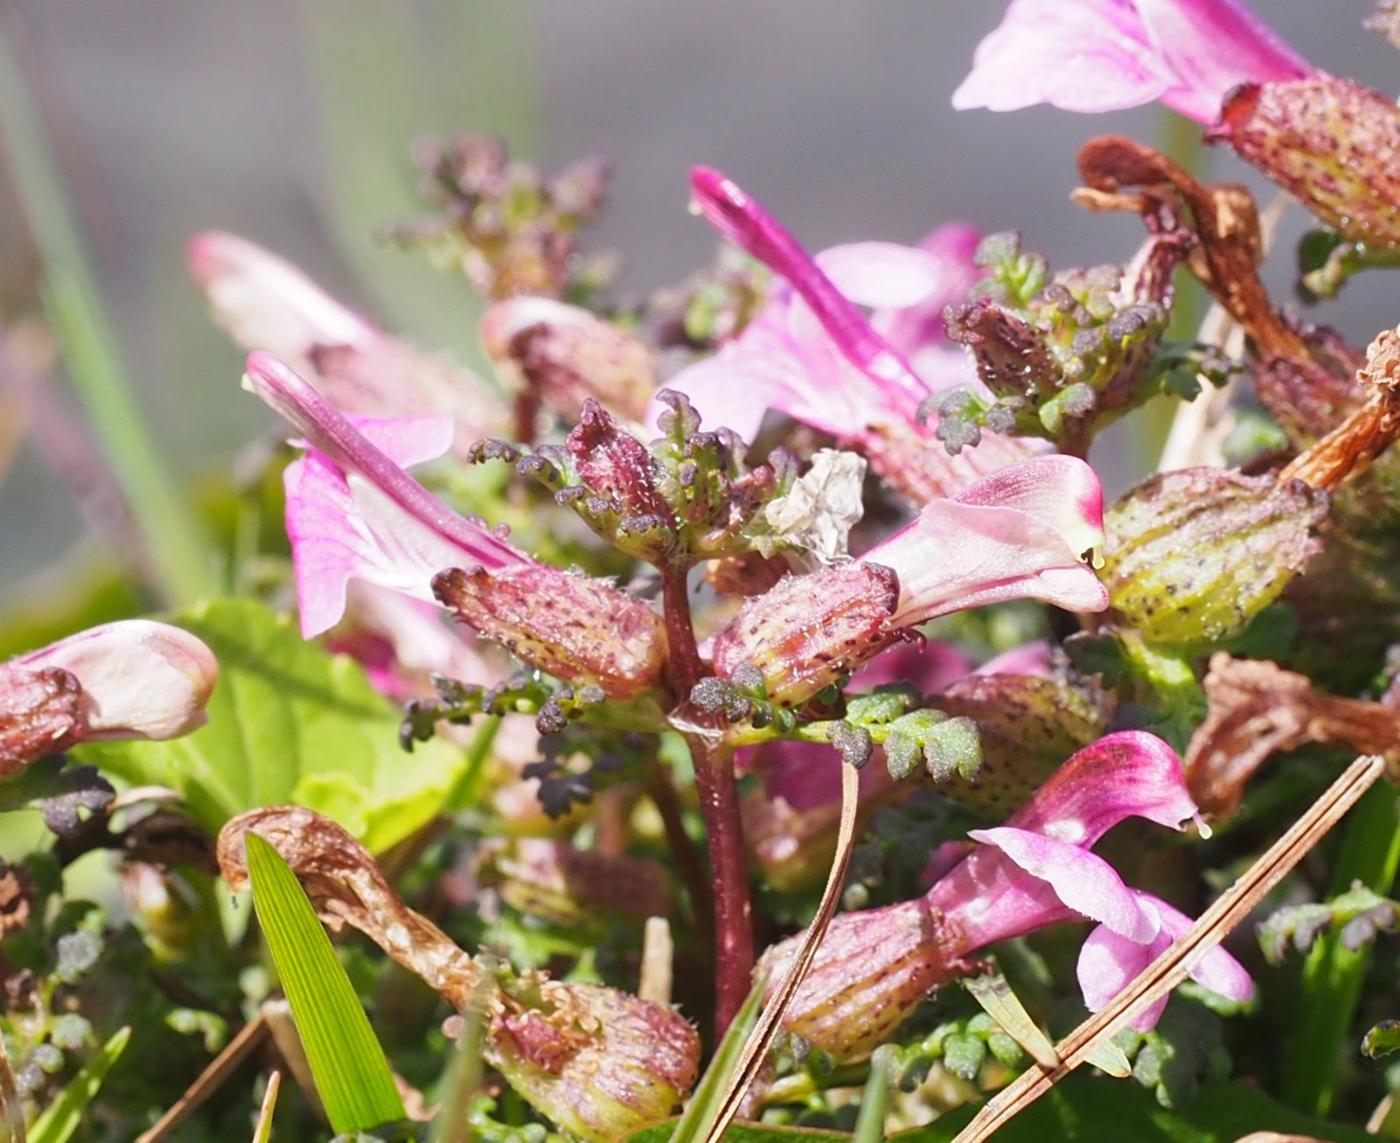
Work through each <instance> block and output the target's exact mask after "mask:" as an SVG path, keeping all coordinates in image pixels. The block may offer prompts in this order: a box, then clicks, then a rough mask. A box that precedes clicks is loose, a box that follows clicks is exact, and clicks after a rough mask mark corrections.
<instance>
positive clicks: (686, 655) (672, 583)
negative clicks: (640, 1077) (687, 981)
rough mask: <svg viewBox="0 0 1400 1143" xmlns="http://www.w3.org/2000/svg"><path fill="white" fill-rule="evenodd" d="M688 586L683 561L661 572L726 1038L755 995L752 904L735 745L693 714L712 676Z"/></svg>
mask: <svg viewBox="0 0 1400 1143" xmlns="http://www.w3.org/2000/svg"><path fill="white" fill-rule="evenodd" d="M686 581H687V569H686V567H685V566H684V565H683V564H680V563H674V562H673V563H670V564H667V565H665V566H664V567H662V569H661V600H662V609H663V612H664V615H665V622H666V645H667V648H668V650H669V655H670V663H669V665H670V671H671V682H672V685H673V686H674V687H675V689H676V693H677V694H679V695H682V696H686V697H684V698H682V701H681V706H680V709H679V713H680V715H681V716H682V718H681V719H678V720H677V721H681V722H683V723H684V725H685V726H686V727H687V729H685V730H683V731H682V733H683V734H684V736H685V740H686V745H687V746H689V747H690V757H691V761H692V763H693V765H694V767H695V785H696V789H697V791H698V793H699V795H700V813H701V815H702V816H703V817H704V819H705V844H706V846H707V847H708V850H709V855H710V875H711V878H712V880H713V889H714V892H713V896H712V900H713V911H712V915H713V918H714V920H713V925H714V943H715V1030H716V1033H717V1034H718V1035H723V1033H724V1030H725V1029H726V1028H728V1027H729V1024H730V1022H731V1021H732V1020H733V1019H734V1015H735V1013H736V1012H738V1011H739V1008H740V1006H741V1005H742V1004H743V1003H744V997H745V996H747V995H748V993H749V988H750V980H749V977H750V974H751V973H752V971H753V962H754V948H753V907H752V903H751V901H750V895H749V875H748V855H747V851H746V850H745V848H744V826H743V819H742V817H741V816H740V813H739V787H738V783H737V782H736V780H735V777H734V763H733V748H732V747H729V746H727V745H725V744H723V743H722V742H721V741H720V740H719V738H718V736H717V735H716V734H715V732H714V730H713V728H711V727H710V726H709V725H708V723H709V722H710V721H711V719H710V716H708V715H706V714H705V713H704V712H702V711H698V710H696V709H694V707H693V705H692V704H691V702H690V699H689V697H688V696H689V695H690V693H691V691H692V690H694V688H695V685H696V684H697V683H698V682H699V681H700V679H701V678H702V677H703V676H704V675H705V673H706V671H705V666H704V663H703V661H702V660H701V658H700V650H699V648H698V647H697V646H696V643H695V628H694V625H693V624H692V623H691V616H690V600H689V595H688V592H687V590H686ZM698 905H699V902H697V906H698Z"/></svg>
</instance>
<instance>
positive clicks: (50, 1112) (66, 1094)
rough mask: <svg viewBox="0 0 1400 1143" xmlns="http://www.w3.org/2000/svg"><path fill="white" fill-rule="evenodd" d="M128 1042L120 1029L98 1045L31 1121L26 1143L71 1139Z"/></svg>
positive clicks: (128, 1035) (62, 1142) (128, 1033)
mask: <svg viewBox="0 0 1400 1143" xmlns="http://www.w3.org/2000/svg"><path fill="white" fill-rule="evenodd" d="M130 1039H131V1029H130V1028H122V1029H121V1030H120V1031H118V1032H117V1034H116V1035H115V1036H113V1037H112V1038H111V1039H110V1040H108V1041H107V1042H106V1043H105V1044H103V1045H102V1050H101V1051H99V1052H98V1053H97V1055H96V1056H94V1057H93V1058H92V1059H91V1060H89V1061H88V1063H87V1066H86V1067H85V1068H83V1070H82V1071H80V1072H79V1073H78V1074H77V1075H75V1076H74V1077H73V1078H72V1079H71V1080H70V1081H69V1082H68V1086H67V1087H65V1088H64V1089H63V1090H62V1091H61V1092H59V1093H58V1097H57V1098H56V1099H55V1100H54V1101H53V1102H52V1103H51V1104H49V1105H48V1107H46V1108H44V1110H43V1112H42V1114H40V1116H39V1118H38V1119H36V1120H35V1121H34V1125H33V1126H32V1127H31V1128H30V1129H29V1143H66V1141H67V1140H68V1139H69V1138H71V1137H72V1135H73V1132H75V1131H76V1130H78V1127H79V1126H80V1125H81V1124H82V1122H83V1114H84V1112H86V1111H87V1106H88V1104H89V1103H91V1102H92V1100H93V1097H94V1096H95V1095H96V1094H97V1093H98V1091H99V1090H100V1089H101V1087H102V1081H103V1080H105V1079H106V1078H107V1073H108V1072H109V1071H111V1070H112V1065H113V1064H115V1063H116V1062H117V1059H118V1058H119V1057H120V1056H121V1054H122V1052H124V1051H125V1050H126V1044H127V1041H128V1040H130Z"/></svg>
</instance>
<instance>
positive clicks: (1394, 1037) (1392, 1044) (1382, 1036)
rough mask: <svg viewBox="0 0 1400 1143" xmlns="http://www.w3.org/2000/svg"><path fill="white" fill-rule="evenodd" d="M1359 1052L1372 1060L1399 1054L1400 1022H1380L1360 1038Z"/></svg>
mask: <svg viewBox="0 0 1400 1143" xmlns="http://www.w3.org/2000/svg"><path fill="white" fill-rule="evenodd" d="M1361 1051H1362V1052H1363V1053H1365V1054H1366V1055H1367V1056H1370V1057H1371V1059H1373V1060H1375V1059H1379V1058H1380V1057H1381V1056H1389V1055H1392V1054H1393V1053H1395V1052H1400V1020H1382V1021H1381V1022H1380V1023H1379V1024H1377V1025H1376V1026H1375V1027H1374V1028H1372V1029H1371V1030H1370V1031H1369V1032H1367V1033H1366V1035H1365V1036H1364V1037H1363V1038H1362V1041H1361Z"/></svg>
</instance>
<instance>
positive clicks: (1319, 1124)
mask: <svg viewBox="0 0 1400 1143" xmlns="http://www.w3.org/2000/svg"><path fill="white" fill-rule="evenodd" d="M976 1110H977V1109H976V1108H975V1107H964V1108H959V1109H958V1110H957V1111H955V1112H952V1113H950V1114H949V1115H947V1116H944V1117H943V1118H941V1119H939V1120H938V1122H937V1123H934V1124H931V1125H930V1126H928V1127H918V1128H915V1129H914V1130H912V1131H901V1132H899V1133H898V1134H897V1135H891V1136H890V1143H948V1141H949V1140H951V1139H952V1138H953V1137H954V1136H955V1135H957V1133H958V1132H959V1131H960V1130H961V1129H962V1128H963V1127H965V1126H966V1125H967V1121H968V1120H969V1119H971V1118H972V1116H973V1114H974V1113H975V1111H976ZM1255 1131H1276V1132H1279V1133H1281V1134H1285V1135H1287V1134H1293V1135H1307V1136H1313V1137H1316V1138H1319V1139H1327V1140H1330V1141H1331V1143H1367V1141H1368V1140H1371V1139H1373V1138H1374V1137H1373V1136H1370V1135H1367V1134H1366V1133H1365V1132H1364V1131H1362V1130H1361V1129H1360V1128H1358V1127H1347V1126H1342V1125H1340V1124H1336V1123H1326V1122H1323V1121H1321V1120H1318V1119H1313V1118H1311V1117H1310V1116H1307V1115H1304V1114H1302V1113H1301V1112H1298V1111H1294V1110H1293V1109H1292V1108H1286V1107H1283V1106H1282V1105H1281V1104H1277V1103H1274V1102H1273V1101H1272V1100H1271V1099H1270V1098H1269V1097H1268V1096H1267V1095H1265V1094H1264V1093H1263V1092H1261V1091H1259V1090H1258V1088H1255V1087H1252V1086H1250V1085H1249V1084H1245V1083H1230V1084H1217V1085H1213V1086H1207V1087H1202V1088H1201V1090H1200V1094H1199V1095H1198V1096H1197V1097H1196V1098H1195V1099H1193V1100H1192V1101H1191V1102H1190V1103H1189V1104H1187V1105H1186V1106H1185V1107H1183V1108H1180V1109H1177V1110H1171V1111H1169V1110H1167V1109H1166V1108H1164V1107H1162V1106H1161V1105H1160V1104H1159V1103H1158V1102H1157V1100H1156V1099H1155V1098H1154V1097H1153V1096H1152V1094H1151V1093H1150V1092H1148V1091H1147V1090H1146V1089H1144V1088H1142V1087H1139V1086H1138V1085H1137V1084H1133V1083H1127V1082H1125V1081H1123V1080H1114V1079H1107V1078H1104V1077H1100V1076H1091V1075H1089V1074H1087V1073H1085V1072H1076V1073H1075V1074H1073V1075H1071V1076H1070V1077H1069V1078H1068V1079H1066V1080H1064V1081H1063V1082H1061V1083H1058V1084H1056V1085H1055V1086H1054V1087H1053V1088H1051V1089H1050V1091H1048V1092H1047V1093H1046V1094H1045V1095H1044V1096H1042V1097H1041V1098H1040V1099H1038V1100H1036V1102H1035V1103H1033V1104H1031V1105H1030V1106H1029V1107H1028V1108H1027V1109H1026V1110H1025V1111H1023V1112H1021V1114H1020V1115H1018V1116H1016V1118H1015V1119H1013V1120H1012V1121H1011V1122H1010V1123H1009V1124H1007V1125H1006V1126H1005V1127H1003V1128H1001V1129H1000V1130H999V1131H998V1132H997V1133H996V1141H997V1143H1043V1141H1044V1140H1047V1139H1073V1140H1074V1143H1122V1141H1123V1140H1125V1139H1132V1140H1138V1141H1140V1143H1234V1141H1235V1140H1237V1139H1239V1138H1241V1137H1242V1136H1245V1135H1249V1134H1250V1133H1252V1132H1255Z"/></svg>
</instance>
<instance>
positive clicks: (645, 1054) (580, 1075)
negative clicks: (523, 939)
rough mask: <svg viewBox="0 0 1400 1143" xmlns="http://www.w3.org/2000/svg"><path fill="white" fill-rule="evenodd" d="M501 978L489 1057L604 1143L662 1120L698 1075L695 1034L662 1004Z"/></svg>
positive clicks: (594, 989)
mask: <svg viewBox="0 0 1400 1143" xmlns="http://www.w3.org/2000/svg"><path fill="white" fill-rule="evenodd" d="M535 979H537V978H536V977H535V976H534V974H532V975H531V976H529V977H526V978H524V984H525V987H524V988H523V989H522V988H518V987H516V986H514V985H513V982H511V981H506V982H505V983H504V986H503V991H504V998H503V1000H502V1003H501V1005H500V1008H499V1010H498V1012H497V1013H496V1014H494V1015H493V1017H492V1019H491V1022H490V1025H489V1027H488V1029H487V1044H488V1058H489V1059H490V1061H491V1063H492V1064H493V1065H494V1066H495V1067H496V1068H498V1069H499V1070H500V1072H501V1074H502V1075H503V1076H505V1078H506V1082H507V1083H509V1084H510V1085H511V1087H513V1088H515V1090H516V1091H518V1092H519V1093H520V1094H521V1095H522V1096H523V1097H524V1098H525V1099H526V1100H527V1101H528V1102H529V1103H530V1104H532V1105H533V1106H534V1107H535V1108H536V1109H537V1110H539V1111H540V1112H542V1113H543V1114H545V1115H546V1116H548V1117H549V1118H550V1119H551V1120H553V1121H554V1122H555V1123H556V1124H557V1125H558V1126H559V1127H561V1128H563V1129H564V1130H565V1131H568V1132H570V1133H572V1134H574V1135H576V1136H578V1137H579V1138H581V1139H588V1140H597V1141H598V1143H608V1141H610V1140H614V1139H623V1138H626V1137H628V1136H629V1135H631V1134H632V1133H633V1132H634V1131H636V1130H637V1129H638V1128H639V1127H640V1126H642V1125H643V1124H645V1123H647V1122H650V1121H653V1120H657V1119H664V1118H665V1117H666V1116H667V1115H669V1114H670V1113H671V1110H672V1108H674V1107H675V1106H676V1104H678V1103H679V1102H680V1101H681V1100H682V1099H683V1098H684V1097H685V1095H686V1093H687V1092H689V1090H690V1088H691V1086H692V1085H693V1084H694V1083H695V1077H696V1074H697V1072H698V1071H699V1061H700V1037H699V1036H698V1035H697V1034H696V1032H695V1029H694V1028H692V1027H691V1026H690V1024H688V1023H687V1022H686V1021H685V1020H684V1019H682V1018H681V1017H680V1016H679V1015H677V1014H676V1013H675V1012H673V1011H672V1010H671V1009H670V1008H668V1007H666V1006H665V1005H662V1004H656V1003H654V1002H652V1001H648V1000H641V999H639V998H638V997H635V996H629V995H628V994H627V993H625V992H619V991H618V990H617V989H615V988H604V987H601V986H599V985H593V984H565V983H561V982H557V981H550V980H546V981H544V982H543V984H539V985H537V986H536V985H534V984H533V981H534V980H535Z"/></svg>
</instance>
